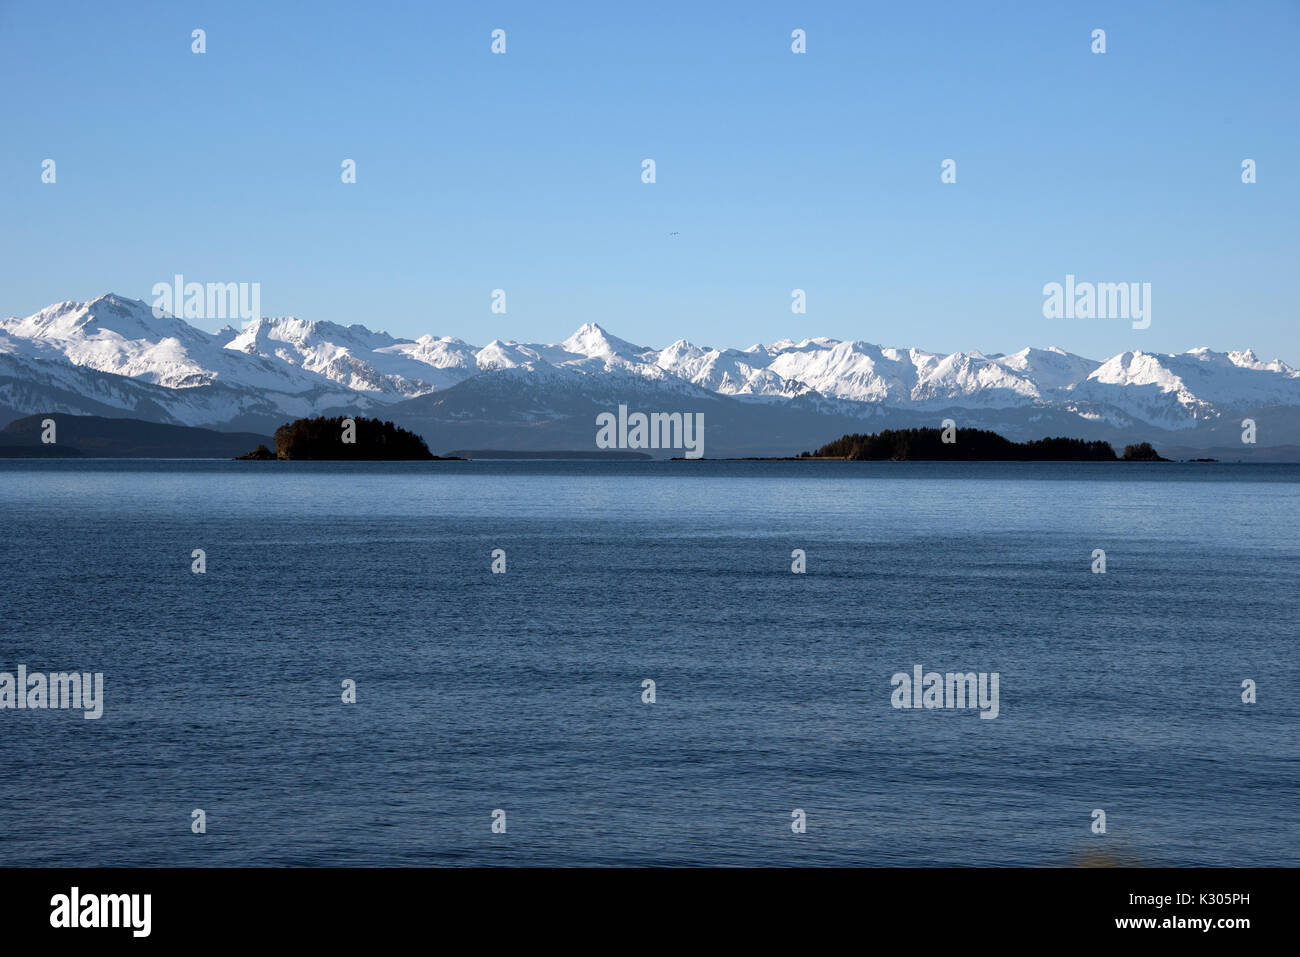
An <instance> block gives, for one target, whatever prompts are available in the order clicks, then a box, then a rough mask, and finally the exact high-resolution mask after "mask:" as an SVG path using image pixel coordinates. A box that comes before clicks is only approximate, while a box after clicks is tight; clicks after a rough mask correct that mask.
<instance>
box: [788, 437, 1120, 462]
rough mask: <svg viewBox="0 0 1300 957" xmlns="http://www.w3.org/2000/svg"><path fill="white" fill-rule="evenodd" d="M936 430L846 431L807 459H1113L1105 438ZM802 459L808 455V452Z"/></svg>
mask: <svg viewBox="0 0 1300 957" xmlns="http://www.w3.org/2000/svg"><path fill="white" fill-rule="evenodd" d="M943 434H944V432H943V430H940V429H886V430H885V431H883V432H873V433H870V434H865V435H864V434H853V435H846V436H844V437H843V438H839V439H836V440H835V441H834V442H829V443H827V444H826V445H823V446H822V447H821V448H820V449H818V450H817V451H816V452H814V453H812V456H811V457H812V458H842V459H850V460H854V461H877V462H879V461H896V462H907V461H955V462H978V461H1003V462H1114V461H1116V455H1115V450H1114V449H1113V448H1111V446H1110V443H1109V442H1100V441H1087V440H1084V439H1069V438H1045V439H1035V440H1033V441H1030V442H1012V441H1011V440H1010V439H1007V438H1004V437H1003V436H1001V435H998V434H997V433H996V432H990V431H988V430H987V429H955V430H953V432H952V437H953V438H955V439H956V441H955V442H944V441H943ZM802 457H809V456H807V455H805V456H802Z"/></svg>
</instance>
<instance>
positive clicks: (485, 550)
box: [0, 461, 1300, 866]
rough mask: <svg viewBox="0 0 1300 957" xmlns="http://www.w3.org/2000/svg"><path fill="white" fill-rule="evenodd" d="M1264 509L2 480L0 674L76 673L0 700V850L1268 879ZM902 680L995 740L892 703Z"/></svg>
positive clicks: (1236, 491)
mask: <svg viewBox="0 0 1300 957" xmlns="http://www.w3.org/2000/svg"><path fill="white" fill-rule="evenodd" d="M1297 516H1300V467H1297V466H1255V465H1176V464H1163V465H1156V464H1152V465H1144V464H1128V463H1126V464H1082V465H1079V464H1072V465H1043V464H1023V465H1013V464H923V463H907V464H902V463H878V464H866V463H862V464H859V463H780V462H773V463H758V462H755V463H707V462H696V463H653V464H652V463H572V464H566V463H512V462H495V463H456V462H448V463H403V464H393V465H347V464H333V463H328V464H327V463H275V462H271V463H260V462H241V463H224V462H120V461H83V462H66V461H64V462H60V461H44V462H15V461H6V462H0V519H2V521H3V536H2V537H0V574H2V575H3V581H2V592H0V593H2V595H3V598H2V599H0V611H2V614H0V671H8V672H14V671H15V670H16V667H17V665H19V664H25V665H27V667H28V668H29V669H30V670H31V671H64V670H74V669H75V670H80V671H92V672H93V671H100V672H103V673H104V682H105V705H104V715H103V717H102V718H100V719H99V720H94V721H88V720H84V719H83V718H82V716H81V714H80V713H79V712H75V711H57V710H44V711H41V710H37V711H32V710H22V711H19V710H3V711H0V864H5V865H14V864H32V865H74V864H75V865H151V864H195V865H237V864H276V865H279V864H292V865H332V864H411V865H433V864H638V865H645V864H728V865H731V864H739V865H784V864H872V865H901V864H944V865H962V864H1016V865H1025V864H1044V865H1050V864H1073V863H1079V862H1083V861H1097V860H1102V861H1105V860H1116V861H1125V862H1136V863H1141V864H1150V865H1261V864H1274V865H1291V866H1295V865H1297V864H1300V802H1297V800H1296V796H1297V786H1298V785H1300V703H1298V700H1297V694H1296V692H1297V689H1298V688H1300V666H1298V665H1297V663H1296V641H1297V638H1296V635H1297V626H1296V622H1297V617H1298V613H1300V589H1298V588H1297V578H1298V576H1300V542H1298V541H1297V530H1298V528H1297V526H1298V525H1300V521H1298V519H1297ZM195 548H202V549H205V550H206V553H207V572H206V574H203V575H196V574H193V573H192V572H191V558H190V554H191V551H192V550H193V549H195ZM494 548H503V549H505V550H506V553H507V569H508V570H507V572H506V574H504V575H493V574H491V572H490V564H491V556H490V553H491V550H492V549H494ZM794 548H802V549H805V550H806V552H807V562H808V566H807V573H806V574H804V575H795V574H792V573H791V571H790V564H791V557H790V553H791V550H792V549H794ZM1096 548H1102V549H1105V551H1106V554H1107V572H1106V574H1104V575H1097V574H1093V573H1092V571H1091V564H1092V558H1091V556H1092V552H1093V549H1096ZM917 664H920V665H922V666H923V667H924V668H925V669H926V670H927V671H929V670H935V671H939V672H947V671H968V670H969V671H976V672H998V673H999V675H1000V703H999V704H1000V714H999V716H998V717H997V718H996V719H994V720H981V719H980V718H979V717H978V711H977V710H965V711H959V710H951V711H944V710H925V709H920V710H896V709H894V708H893V707H891V704H890V697H891V690H892V689H891V683H890V678H891V676H892V675H893V674H894V673H895V672H900V671H901V672H908V673H910V672H911V670H912V668H913V666H914V665H917ZM346 678H351V679H354V680H355V681H356V682H357V694H358V701H357V703H356V704H350V705H349V704H344V703H342V701H341V697H340V696H341V682H342V681H343V679H346ZM646 678H651V679H654V681H655V682H657V701H656V702H655V703H654V704H644V703H642V701H641V682H642V680H643V679H646ZM1247 678H1250V679H1253V680H1255V681H1256V682H1257V684H1258V702H1257V703H1256V704H1253V705H1250V704H1243V703H1242V701H1241V682H1242V681H1243V679H1247ZM195 808H202V809H204V810H205V811H206V814H207V833H206V834H203V835H195V834H192V833H191V830H190V824H191V811H192V810H193V809H195ZM498 808H500V809H503V810H505V811H506V821H507V831H506V833H505V834H493V833H492V831H491V823H492V812H493V810H494V809H498ZM795 808H800V809H803V810H804V811H805V812H806V813H807V821H808V829H807V833H805V834H794V833H792V831H791V828H790V824H791V811H792V810H793V809H795ZM1094 809H1103V810H1105V812H1106V815H1107V833H1106V834H1104V835H1095V834H1093V833H1091V831H1090V825H1091V823H1092V816H1091V815H1092V811H1093V810H1094Z"/></svg>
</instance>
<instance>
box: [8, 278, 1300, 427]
mask: <svg viewBox="0 0 1300 957" xmlns="http://www.w3.org/2000/svg"><path fill="white" fill-rule="evenodd" d="M471 380H482V381H480V382H478V383H477V384H476V386H475V388H474V390H471V391H473V392H475V394H480V395H481V394H483V388H484V384H485V383H487V382H495V383H497V384H498V385H499V386H500V388H498V389H496V390H495V391H494V392H493V393H492V394H493V395H494V396H496V397H497V398H496V399H494V401H500V402H506V403H512V402H513V403H514V404H515V405H516V406H517V405H518V404H519V403H520V402H524V403H526V404H528V405H529V407H530V408H529V410H528V412H527V415H526V416H525V418H530V419H531V420H533V421H539V420H545V419H546V417H547V415H548V408H549V406H548V400H547V395H548V394H549V393H552V392H554V391H555V390H559V391H560V392H563V393H565V394H569V395H572V394H574V393H575V392H583V391H584V390H586V391H593V390H594V391H593V394H596V393H598V394H600V395H601V396H602V397H609V396H612V397H614V398H617V397H618V395H619V394H620V390H626V391H627V392H628V394H644V391H645V389H647V388H650V389H653V390H654V391H655V394H657V395H660V396H664V395H666V394H671V395H675V396H677V397H678V398H679V399H680V400H683V401H685V400H695V401H709V400H720V399H726V400H730V402H732V403H739V404H742V405H746V406H748V407H750V409H751V412H752V414H753V415H760V414H761V413H762V410H763V409H775V408H778V407H789V408H790V409H798V410H800V411H801V412H803V413H806V414H809V415H814V416H815V415H830V416H834V417H835V418H836V419H837V420H844V419H855V418H857V419H866V420H868V422H867V423H865V424H864V425H863V428H864V429H866V428H868V427H869V428H877V427H883V425H885V424H888V423H882V421H881V417H882V413H885V412H897V413H899V414H900V415H903V419H900V423H901V422H902V421H903V420H907V421H909V422H910V421H911V420H912V419H913V416H909V415H906V413H914V414H915V415H916V416H919V418H915V421H928V419H929V418H932V417H933V416H932V415H930V416H929V417H928V418H927V417H926V414H927V413H933V412H938V411H942V410H967V411H968V412H970V413H978V414H977V415H976V416H975V419H972V420H971V424H976V422H977V421H978V422H980V423H984V422H988V423H993V424H996V423H997V422H1002V423H1003V428H1005V429H1007V430H1008V431H1012V432H1014V431H1016V425H1015V423H1017V422H1019V423H1022V424H1023V427H1024V428H1025V429H1027V430H1028V431H1029V432H1032V431H1033V426H1032V425H1030V423H1031V422H1035V421H1042V422H1043V424H1044V426H1046V425H1049V424H1050V425H1051V426H1052V428H1054V429H1055V430H1056V431H1055V434H1066V433H1065V432H1062V428H1065V427H1068V426H1069V425H1070V423H1075V424H1076V425H1077V428H1074V429H1073V432H1075V433H1076V434H1083V435H1088V434H1096V432H1097V429H1098V428H1110V429H1115V430H1130V431H1131V430H1133V429H1138V430H1144V429H1145V430H1148V431H1149V430H1158V431H1160V432H1173V433H1189V432H1194V431H1196V430H1198V429H1203V428H1205V427H1207V426H1223V427H1225V428H1226V426H1227V425H1228V424H1231V425H1233V426H1234V427H1235V426H1237V425H1238V424H1239V421H1240V420H1239V418H1237V417H1238V416H1240V415H1243V414H1250V413H1252V412H1254V413H1257V414H1260V415H1266V416H1267V415H1269V414H1270V413H1273V414H1274V415H1275V417H1276V413H1277V411H1278V410H1288V409H1289V410H1292V413H1293V414H1292V416H1291V418H1292V419H1293V420H1294V424H1295V425H1296V426H1297V427H1300V372H1297V371H1296V370H1295V369H1292V368H1291V367H1290V366H1287V365H1286V364H1285V363H1283V362H1280V361H1278V360H1276V359H1275V360H1273V361H1271V362H1264V361H1262V360H1260V359H1259V358H1257V357H1256V356H1255V355H1254V353H1252V352H1250V351H1249V350H1247V351H1244V352H1214V351H1211V350H1210V349H1206V348H1201V349H1193V350H1191V351H1190V352H1185V353H1180V354H1176V355H1162V354H1155V353H1150V352H1142V351H1133V352H1125V353H1122V354H1120V355H1117V356H1113V357H1111V358H1109V359H1106V360H1104V361H1096V360H1093V359H1087V358H1084V357H1082V356H1077V355H1073V354H1070V353H1067V352H1064V351H1062V350H1060V349H1055V348H1046V349H1035V348H1026V349H1022V350H1021V351H1019V352H1016V353H1013V354H1010V355H1002V354H998V355H984V354H982V353H979V352H957V353H953V354H950V355H945V354H942V353H934V352H927V351H924V350H920V349H916V348H911V349H904V348H891V347H886V346H880V345H874V344H871V343H868V342H861V341H853V342H845V341H839V340H836V339H827V338H811V339H805V340H802V341H800V342H795V341H792V340H789V339H783V340H780V341H778V342H773V343H769V344H766V345H762V344H759V345H752V346H750V347H749V348H747V349H726V348H712V347H706V346H698V345H694V344H692V343H690V342H687V341H686V340H678V341H677V342H674V343H672V344H671V345H669V346H667V347H666V348H662V349H656V348H651V347H646V346H639V345H634V344H633V343H630V342H626V341H624V340H622V339H619V338H617V337H615V336H613V335H611V334H610V333H608V332H606V331H605V330H604V329H603V328H601V327H600V326H598V325H595V324H593V323H588V324H586V325H584V326H582V327H581V328H579V329H578V330H577V331H576V332H574V333H573V335H571V336H569V338H567V339H565V340H564V341H563V342H561V343H558V344H538V343H519V342H511V341H503V340H500V339H495V340H493V341H491V342H489V343H488V344H487V345H485V346H476V345H471V344H469V343H466V342H464V341H462V340H460V339H456V338H450V337H442V338H439V337H435V336H432V335H425V336H421V337H420V338H419V339H415V340H410V339H400V338H395V337H393V336H390V335H388V334H387V333H385V332H372V331H371V330H370V329H368V328H366V327H365V326H363V325H359V324H354V325H349V326H341V325H337V324H334V323H330V322H310V321H304V320H301V319H295V318H281V319H257V320H254V321H252V322H250V323H248V324H247V325H246V326H245V327H244V328H243V329H235V328H233V327H229V326H228V327H226V328H224V329H222V330H221V331H219V332H217V333H209V332H205V331H203V330H201V329H198V328H196V327H194V326H192V325H190V324H189V323H187V322H185V321H184V320H181V319H177V318H174V317H172V316H163V317H161V318H159V317H156V316H154V314H153V310H152V309H151V307H150V306H148V305H147V304H145V303H144V302H141V301H139V300H132V299H125V298H122V297H120V296H116V295H112V294H109V295H105V296H101V297H99V298H98V299H94V300H92V301H90V302H61V303H57V304H55V305H52V306H49V307H47V308H45V309H42V310H41V311H40V312H38V313H36V314H34V315H31V316H27V317H26V318H22V319H19V318H9V319H5V320H3V321H0V406H3V407H5V408H6V409H7V410H8V411H9V413H11V416H10V417H14V416H16V415H19V414H30V413H34V412H46V411H49V412H57V411H62V412H73V413H77V412H81V413H88V414H98V415H117V416H133V417H136V418H147V419H151V420H154V421H162V422H171V423H177V424H184V425H206V426H217V427H228V428H235V427H248V426H249V425H258V426H259V427H264V426H265V425H267V424H269V423H270V422H272V421H277V422H279V421H284V420H286V419H287V418H291V417H295V416H300V415H306V414H312V413H323V412H328V411H337V410H341V409H350V410H353V411H358V412H371V413H374V412H376V410H380V409H385V408H387V409H389V410H391V414H389V413H385V415H386V416H387V417H392V418H395V419H397V420H399V421H400V420H401V419H402V418H403V417H406V418H410V417H415V418H419V417H420V416H422V415H441V414H445V415H448V416H456V415H459V416H461V417H462V418H463V417H464V416H465V415H466V414H467V413H466V410H464V409H458V410H456V411H453V408H454V407H455V403H451V404H449V405H448V404H440V403H441V397H442V395H444V394H448V393H449V391H450V390H455V389H456V388H457V387H459V386H462V385H464V384H466V383H469V382H470V381H471ZM502 389H504V390H505V391H504V392H503V391H501V390H502ZM507 393H509V394H508V395H507ZM466 394H468V393H466ZM430 397H438V400H437V401H434V400H431V399H430ZM550 405H555V403H550ZM562 405H563V403H560V406H562ZM438 409H442V410H443V411H442V412H438V411H435V410H438ZM550 411H551V412H554V414H555V415H556V416H560V417H562V416H563V415H564V414H565V410H564V409H562V408H560V407H559V406H556V408H554V409H550ZM519 412H520V410H519V409H518V408H516V409H515V410H514V417H515V418H518V417H519V415H518V414H519ZM483 414H484V415H488V416H489V417H490V410H485V411H484V412H483ZM737 414H739V413H737ZM1230 420H1231V421H1230ZM1007 423H1012V424H1011V426H1008V425H1007ZM963 424H965V423H963ZM588 426H589V423H584V424H583V428H587V427H588ZM985 427H991V426H985ZM1276 434H1277V435H1278V436H1279V437H1280V440H1282V439H1284V440H1286V441H1292V440H1293V439H1291V438H1290V437H1281V436H1280V433H1276ZM834 437H835V436H834V435H826V436H825V438H826V439H827V440H829V439H830V438H834ZM1261 441H1263V439H1261Z"/></svg>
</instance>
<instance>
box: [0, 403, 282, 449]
mask: <svg viewBox="0 0 1300 957" xmlns="http://www.w3.org/2000/svg"><path fill="white" fill-rule="evenodd" d="M46 420H53V421H54V429H55V431H54V438H55V440H56V441H55V442H54V443H53V444H52V445H47V444H45V443H43V442H42V441H41V435H42V433H43V432H44V426H43V425H42V423H43V422H44V421H46ZM270 441H271V439H270V438H269V437H268V436H265V435H256V434H254V433H251V432H217V431H215V430H213V429H200V428H192V427H187V426H180V425H161V424H159V423H157V422H145V421H142V420H140V419H121V418H112V419H110V418H104V417H102V416H96V415H65V414H62V413H57V412H53V413H41V414H38V415H31V416H26V417H25V418H21V419H16V420H15V421H13V422H10V423H9V424H8V425H6V426H5V427H4V429H3V430H0V455H7V456H9V457H12V456H14V455H24V456H30V457H51V456H61V455H68V456H90V457H94V458H158V459H194V458H198V459H201V458H233V457H234V456H236V455H239V454H240V453H242V452H247V451H248V450H249V449H251V448H253V447H254V446H256V445H258V444H260V443H265V442H270ZM3 448H8V449H10V451H8V452H4V451H2V449H3Z"/></svg>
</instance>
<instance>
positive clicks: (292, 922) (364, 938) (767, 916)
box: [0, 868, 1296, 952]
mask: <svg viewBox="0 0 1300 957" xmlns="http://www.w3.org/2000/svg"><path fill="white" fill-rule="evenodd" d="M1295 878H1296V871H1294V870H1226V869H1224V870H1219V869H1213V870H1211V869H1150V870H1136V869H1110V868H1102V869H1052V870H1029V869H997V870H992V869H981V868H969V869H944V870H940V869H887V870H886V869H854V870H820V869H819V870H795V869H770V870H766V869H764V870H732V869H718V870H706V869H689V870H687V869H681V870H677V869H663V870H639V869H586V870H580V869H574V870H549V869H511V870H504V869H431V870H428V869H332V868H327V869H301V870H299V869H101V870H50V869H18V868H11V869H4V870H0V927H3V928H4V930H3V934H4V939H5V941H6V944H10V943H14V942H16V941H18V940H38V941H41V942H49V943H56V944H57V942H58V941H59V939H60V938H63V939H64V941H65V942H72V943H76V944H79V945H81V944H92V945H98V944H100V943H106V942H108V941H110V940H116V941H117V942H118V943H121V944H130V945H138V946H147V945H149V944H151V943H155V942H157V943H163V944H184V943H189V942H194V943H202V944H220V943H246V942H248V943H273V944H274V943H280V942H283V943H286V944H292V945H294V946H295V947H299V946H302V945H305V944H311V943H313V942H317V943H320V944H322V945H327V946H330V947H336V946H338V945H340V944H347V943H349V942H356V943H358V944H360V943H365V944H367V945H369V946H372V947H373V946H374V945H375V944H376V943H381V942H384V941H387V940H392V941H394V942H400V941H402V940H404V939H410V938H411V936H412V935H417V939H421V938H420V937H419V936H418V935H428V934H429V933H430V932H434V933H436V934H442V933H445V932H448V931H456V932H458V933H467V934H469V935H470V937H471V939H470V940H469V941H467V943H469V944H471V945H472V944H473V942H474V940H475V939H477V940H478V941H480V942H500V941H502V940H508V939H510V938H515V937H518V938H519V939H520V940H522V941H525V942H528V941H531V942H532V943H554V942H556V940H557V938H558V939H559V940H561V941H563V942H568V943H575V942H582V941H590V942H592V943H596V944H601V943H602V942H603V944H604V945H607V946H609V947H611V948H614V947H617V946H622V944H620V943H619V942H620V941H622V942H623V944H626V945H627V946H631V947H634V948H638V949H639V948H640V947H643V946H644V947H650V948H654V949H657V948H660V947H676V946H678V945H681V944H683V943H688V942H689V943H699V942H702V941H704V940H708V939H716V940H719V941H727V942H729V943H730V944H732V945H734V944H736V943H739V942H742V941H746V940H754V941H758V942H763V943H769V944H770V943H771V942H773V941H774V940H778V939H782V938H785V937H787V936H788V937H792V938H795V939H798V938H800V937H804V938H805V942H806V943H811V940H809V939H807V937H808V935H809V934H815V935H816V936H817V938H819V939H823V940H824V939H825V938H824V936H823V935H825V934H827V933H831V932H839V931H844V932H848V933H850V934H852V935H853V938H854V939H857V940H859V941H860V942H865V941H872V942H874V941H883V940H891V939H899V940H900V941H910V942H911V943H913V944H915V945H919V946H923V947H924V946H926V944H925V942H926V941H928V942H929V943H931V944H934V945H936V946H939V947H941V948H943V950H941V951H939V952H947V949H948V948H950V947H952V946H954V945H956V946H958V947H961V946H962V945H963V944H969V945H971V946H977V945H979V944H981V943H984V944H988V943H992V942H998V943H1001V942H1007V941H1016V940H1026V941H1040V940H1044V939H1057V938H1059V939H1061V940H1067V941H1073V940H1077V939H1096V938H1106V939H1109V940H1121V939H1123V938H1126V937H1127V938H1130V939H1132V940H1134V941H1135V942H1151V941H1161V940H1168V941H1177V942H1179V943H1180V944H1184V943H1187V942H1189V941H1191V940H1193V939H1199V940H1204V941H1205V942H1207V943H1209V942H1213V943H1214V944H1215V945H1218V946H1232V945H1234V944H1237V943H1242V942H1247V941H1251V940H1256V941H1258V940H1259V939H1260V938H1259V936H1258V935H1260V934H1261V932H1262V933H1263V934H1264V935H1266V936H1273V935H1276V934H1278V933H1280V932H1283V931H1284V930H1285V929H1286V927H1287V925H1288V924H1289V923H1290V916H1289V915H1284V914H1283V908H1284V907H1286V904H1287V902H1288V901H1289V899H1290V896H1291V891H1292V888H1293V886H1294V884H1295ZM73 888H76V891H75V892H74V891H73ZM106 895H111V896H106ZM123 895H125V896H123ZM133 895H134V896H133ZM144 895H148V900H147V905H148V906H147V910H146V907H145V904H146V900H145V897H144ZM74 902H75V905H76V906H75V907H74ZM74 911H75V912H76V913H75V917H74V916H73V915H74ZM146 917H147V920H146ZM1207 922H1208V923H1207ZM86 923H94V924H110V925H111V924H114V923H115V924H117V925H118V926H116V927H114V926H98V927H86V926H82V925H84V924H86ZM56 924H57V925H62V926H55V925H56ZM73 924H76V925H78V926H76V927H74V926H72V925H73ZM688 928H689V934H688V933H687V929H688ZM146 930H147V934H146V933H144V932H145V931H146ZM610 934H613V935H616V936H612V937H611V936H608V935H610ZM682 934H686V935H687V936H686V937H683V936H680V935H682ZM423 939H432V940H435V941H436V940H438V939H441V938H437V937H435V938H428V937H424V938H423ZM445 942H446V943H451V940H446V941H445Z"/></svg>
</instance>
